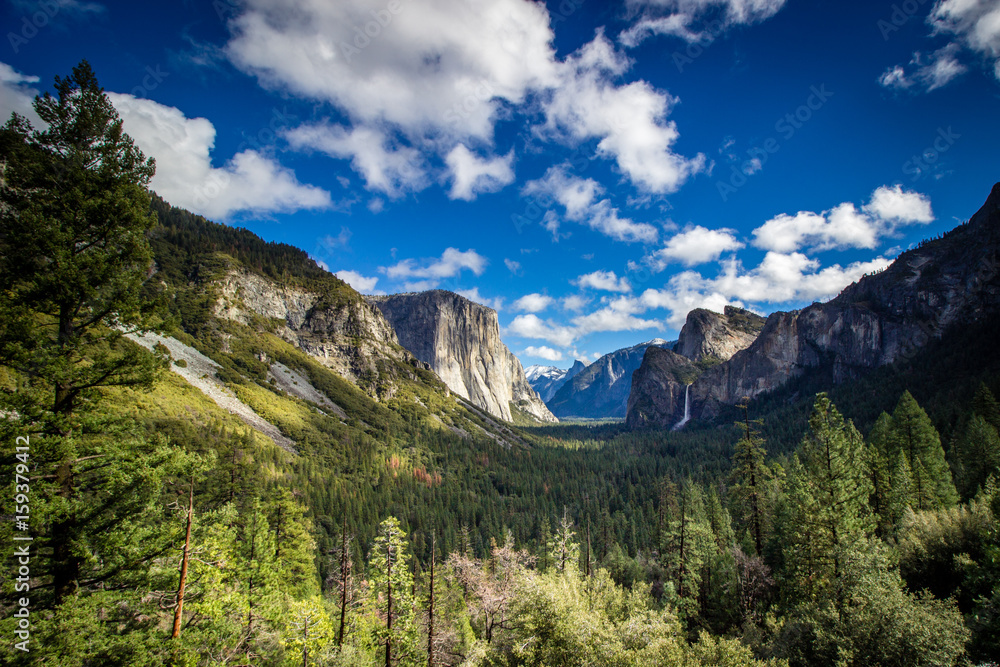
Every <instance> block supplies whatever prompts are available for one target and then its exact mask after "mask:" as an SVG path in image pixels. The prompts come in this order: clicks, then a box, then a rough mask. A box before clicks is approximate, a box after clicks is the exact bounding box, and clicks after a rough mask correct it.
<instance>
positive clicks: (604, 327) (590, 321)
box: [572, 296, 663, 336]
mask: <svg viewBox="0 0 1000 667" xmlns="http://www.w3.org/2000/svg"><path fill="white" fill-rule="evenodd" d="M645 310H646V308H645V307H643V306H642V305H641V304H640V303H639V302H638V301H637V300H636V299H633V298H631V297H625V296H623V297H619V298H617V299H614V300H612V301H611V302H609V303H608V304H607V305H606V306H605V307H604V308H600V309H598V310H596V311H594V312H592V313H589V314H587V315H581V316H579V317H574V318H573V320H572V322H573V325H574V326H575V328H576V335H577V336H585V335H587V334H590V333H595V332H600V331H642V330H644V329H660V328H662V326H663V325H662V324H661V323H660V322H659V321H657V320H645V319H642V318H639V317H636V314H638V313H642V312H643V311H645Z"/></svg>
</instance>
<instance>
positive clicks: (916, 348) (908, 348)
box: [630, 183, 1000, 427]
mask: <svg viewBox="0 0 1000 667" xmlns="http://www.w3.org/2000/svg"><path fill="white" fill-rule="evenodd" d="M998 311H1000V183H998V184H997V185H995V186H994V187H993V190H992V192H991V194H990V196H989V198H988V199H987V201H986V203H985V204H984V205H983V206H982V208H981V209H980V210H979V211H978V212H977V213H976V214H975V215H974V216H973V217H972V218H971V219H970V220H969V221H968V222H967V223H965V224H963V225H960V226H958V227H956V228H955V229H953V230H952V231H950V232H948V233H947V234H945V235H944V236H943V237H942V238H939V239H935V240H932V241H928V242H925V243H923V244H921V245H920V246H919V247H918V248H916V249H913V250H910V251H907V252H905V253H903V254H901V255H900V256H899V257H898V258H897V259H896V260H895V261H894V262H893V263H892V264H891V265H890V266H889V267H888V268H886V269H885V270H884V271H882V272H880V273H878V274H875V275H870V276H865V277H864V278H862V279H861V280H859V281H858V282H856V283H854V284H852V285H850V286H848V287H847V288H845V289H844V290H843V292H841V294H840V295H839V296H838V297H837V298H835V299H833V300H831V301H829V302H827V303H823V304H813V305H811V306H809V307H808V308H805V309H803V310H801V311H793V312H789V313H774V314H772V315H771V316H770V317H768V318H767V321H766V323H765V325H764V328H763V330H762V331H761V333H760V334H759V335H758V336H757V338H756V340H754V342H753V344H751V345H750V346H749V347H748V348H746V349H745V350H742V351H740V352H737V353H736V354H735V355H733V357H732V358H731V359H729V360H728V361H726V362H724V363H722V364H719V365H718V366H716V367H714V368H711V369H709V370H708V371H706V372H705V373H704V374H703V375H701V376H700V377H699V378H698V379H697V380H696V381H695V382H694V384H693V386H692V388H691V399H692V406H693V409H692V413H693V415H694V416H695V417H701V418H712V417H714V416H716V415H717V414H718V413H719V410H720V407H721V406H724V405H733V404H735V403H737V402H739V401H740V400H742V399H743V398H744V397H750V398H753V397H757V396H760V395H762V394H765V393H768V392H772V391H774V390H775V389H777V388H779V387H782V386H783V385H785V384H786V383H788V382H789V381H791V380H793V379H798V378H803V377H806V376H809V375H810V374H815V373H823V374H828V375H829V378H830V381H831V382H832V383H834V384H840V383H843V382H845V381H847V380H851V379H856V378H858V377H861V376H863V375H865V374H867V373H869V372H871V371H872V370H873V369H876V368H879V367H882V366H886V365H889V364H892V363H893V362H896V361H899V360H904V359H907V358H909V357H912V356H915V355H918V354H920V351H921V350H922V349H923V348H924V347H925V346H926V345H927V344H928V343H929V342H930V341H934V340H940V339H941V338H942V336H943V335H944V334H945V333H946V332H948V331H949V330H952V329H954V328H955V327H960V326H962V325H963V324H965V323H970V322H975V321H978V320H984V319H986V318H988V317H990V316H992V315H994V314H996V313H997V312H998ZM647 371H648V373H649V374H651V375H653V376H656V375H657V374H658V373H659V371H658V370H657V369H656V368H655V367H654V365H653V364H650V365H649V367H648V368H647V369H645V370H643V369H640V373H639V374H637V375H640V374H642V373H644V372H647ZM640 379H642V378H640ZM640 384H641V385H642V386H645V387H648V388H647V389H645V390H643V389H642V388H641V387H639V386H637V390H638V391H640V394H639V395H636V396H635V397H634V400H635V403H636V404H637V405H639V404H648V403H649V402H650V401H652V400H653V398H654V397H652V396H648V395H645V392H648V391H650V390H652V389H653V387H654V386H655V383H654V382H652V381H651V379H650V378H647V379H642V382H641V383H640ZM677 418H678V417H677V413H676V408H675V409H674V411H673V412H672V413H670V414H659V415H657V416H655V418H648V419H640V418H639V416H638V415H636V416H635V417H634V418H632V419H630V423H632V424H636V425H640V424H641V425H650V426H658V427H666V426H669V425H671V424H672V423H674V422H675V421H676V419H677Z"/></svg>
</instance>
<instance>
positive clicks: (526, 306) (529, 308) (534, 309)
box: [514, 293, 556, 313]
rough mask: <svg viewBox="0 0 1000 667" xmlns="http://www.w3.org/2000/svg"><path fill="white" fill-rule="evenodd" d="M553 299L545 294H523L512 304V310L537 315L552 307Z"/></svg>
mask: <svg viewBox="0 0 1000 667" xmlns="http://www.w3.org/2000/svg"><path fill="white" fill-rule="evenodd" d="M555 301H556V300H555V299H553V298H552V297H551V296H548V295H547V294H537V293H535V294H525V295H524V296H522V297H521V298H520V299H518V300H517V301H515V302H514V310H521V311H524V312H526V313H539V312H541V311H543V310H546V309H548V308H551V307H552V304H554V303H555Z"/></svg>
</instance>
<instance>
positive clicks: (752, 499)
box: [733, 403, 771, 556]
mask: <svg viewBox="0 0 1000 667" xmlns="http://www.w3.org/2000/svg"><path fill="white" fill-rule="evenodd" d="M740 407H741V408H742V409H743V417H744V419H743V421H741V422H737V423H736V426H737V427H738V428H740V429H741V430H742V431H743V435H742V437H741V438H740V439H739V441H738V442H737V443H736V452H735V454H734V455H733V482H734V484H733V493H734V495H735V496H736V498H737V500H738V502H739V506H740V510H741V511H742V513H743V522H744V524H745V525H746V526H747V529H748V530H749V531H750V534H751V536H752V537H753V543H754V548H755V549H756V553H757V555H758V556H759V555H761V554H763V549H764V523H765V517H764V511H765V506H766V502H765V501H766V491H765V489H766V485H767V482H768V481H769V480H770V479H771V469H770V468H768V467H767V463H765V458H766V456H767V452H766V451H765V450H764V439H763V438H761V437H760V434H759V433H758V432H757V430H756V429H755V428H754V427H755V426H756V425H757V424H758V422H752V421H751V420H750V409H749V407H748V405H747V404H746V403H743V404H742V405H741V406H740Z"/></svg>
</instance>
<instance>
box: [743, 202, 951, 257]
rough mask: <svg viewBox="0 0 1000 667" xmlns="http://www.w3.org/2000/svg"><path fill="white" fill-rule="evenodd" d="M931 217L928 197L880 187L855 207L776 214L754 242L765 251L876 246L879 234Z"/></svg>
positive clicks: (921, 221) (763, 226) (889, 232)
mask: <svg viewBox="0 0 1000 667" xmlns="http://www.w3.org/2000/svg"><path fill="white" fill-rule="evenodd" d="M933 219H934V216H933V213H932V212H931V204H930V200H929V199H928V198H927V197H925V196H924V195H922V194H920V193H918V192H912V191H903V189H902V187H901V186H899V185H896V186H892V187H890V186H882V187H879V188H877V189H876V190H875V191H874V192H873V193H872V197H871V200H870V201H869V203H868V204H866V205H865V206H863V207H862V209H861V210H858V209H857V208H856V207H855V206H854V204H852V203H849V202H846V203H843V204H840V205H838V206H835V207H834V208H832V209H830V210H829V211H824V212H822V213H813V212H811V211H799V212H798V213H796V214H795V215H788V214H785V213H783V214H781V215H778V216H776V217H774V218H772V219H770V220H768V221H767V222H765V223H764V224H763V225H761V226H760V227H758V228H757V229H755V230H754V231H753V235H754V241H753V244H754V245H755V246H756V247H758V248H762V249H764V250H772V251H775V252H778V253H791V252H794V251H797V250H799V249H801V248H808V249H810V250H813V251H823V250H832V249H835V248H836V249H843V248H867V249H873V248H876V247H878V244H879V242H880V240H881V238H882V237H884V236H891V235H892V234H894V233H896V231H897V229H898V228H899V227H902V226H905V225H910V224H926V223H928V222H930V221H931V220H933Z"/></svg>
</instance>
